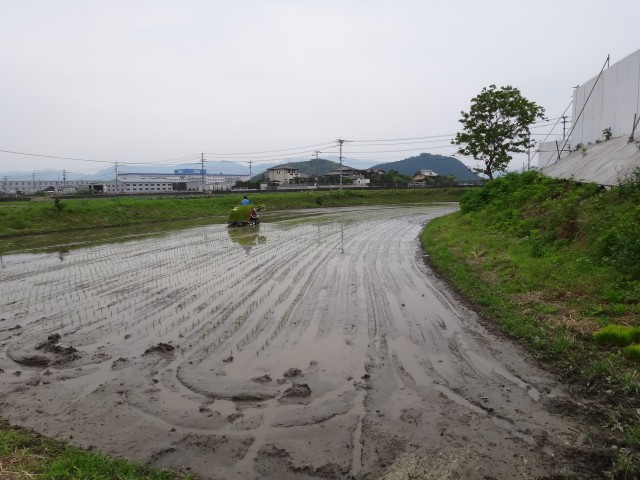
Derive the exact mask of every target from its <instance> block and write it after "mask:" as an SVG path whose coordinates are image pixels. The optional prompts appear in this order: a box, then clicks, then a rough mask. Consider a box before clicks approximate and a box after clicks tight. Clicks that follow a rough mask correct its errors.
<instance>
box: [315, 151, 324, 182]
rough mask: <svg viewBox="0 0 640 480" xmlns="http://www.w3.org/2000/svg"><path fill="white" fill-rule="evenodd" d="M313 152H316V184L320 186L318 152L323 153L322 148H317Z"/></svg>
mask: <svg viewBox="0 0 640 480" xmlns="http://www.w3.org/2000/svg"><path fill="white" fill-rule="evenodd" d="M313 153H315V154H316V186H317V187H319V186H320V159H319V158H318V154H319V153H322V152H321V151H320V150H315V151H314V152H313Z"/></svg>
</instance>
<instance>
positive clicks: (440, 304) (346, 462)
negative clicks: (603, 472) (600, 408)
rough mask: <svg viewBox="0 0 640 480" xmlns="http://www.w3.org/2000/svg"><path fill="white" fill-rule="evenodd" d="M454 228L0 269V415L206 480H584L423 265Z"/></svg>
mask: <svg viewBox="0 0 640 480" xmlns="http://www.w3.org/2000/svg"><path fill="white" fill-rule="evenodd" d="M454 208H455V207H454V206H452V205H441V206H433V207H413V208H397V207H392V208H362V209H350V210H348V211H343V212H334V213H324V214H322V215H318V216H315V217H313V218H305V219H304V220H302V219H298V220H290V221H280V222H277V223H273V224H268V223H263V224H262V225H261V226H260V228H259V229H252V228H244V229H236V230H228V229H226V228H225V227H222V226H208V227H198V228H193V229H190V230H185V231H181V232H171V233H166V234H162V235H159V236H158V237H154V238H148V237H147V238H144V239H139V240H132V241H129V242H125V243H120V244H111V245H109V244H107V245H102V246H97V247H90V248H84V249H77V250H71V251H68V252H65V251H61V253H59V254H29V255H27V254H22V255H10V256H5V257H4V258H3V259H2V263H1V265H0V267H1V268H0V281H1V284H2V289H1V292H0V317H1V318H2V320H1V321H0V352H1V353H2V355H1V356H0V367H1V370H2V371H1V372H0V395H1V397H0V401H1V405H0V406H1V408H2V415H3V416H4V417H5V418H7V419H8V420H9V421H11V422H13V423H15V424H20V425H24V426H28V427H32V428H34V429H35V430H37V431H39V432H42V433H44V434H47V435H51V436H57V437H61V438H65V439H70V440H71V441H72V442H73V443H75V444H78V445H82V446H85V447H89V446H91V447H95V448H97V449H100V450H102V451H105V452H108V453H113V454H117V455H122V456H126V457H129V458H132V459H136V460H143V461H148V462H150V463H152V464H154V465H156V466H168V467H173V468H188V469H190V471H191V472H193V473H196V474H199V475H201V476H203V477H204V478H211V479H233V478H239V479H244V478H247V479H253V478H255V479H278V480H284V479H310V478H356V479H382V478H384V479H386V480H391V479H406V478H438V479H441V478H456V479H457V478H470V479H476V478H478V479H482V478H485V479H491V478H536V477H541V476H545V475H552V474H554V473H557V472H559V471H561V469H562V468H564V467H566V466H571V468H574V469H575V468H577V469H581V468H585V469H586V470H585V472H587V471H588V467H583V466H581V465H580V464H579V463H578V464H576V465H571V463H572V462H573V461H574V460H571V459H569V458H568V455H567V449H571V448H572V447H573V446H580V445H581V444H582V443H583V441H584V439H583V436H582V435H581V433H580V428H579V427H578V426H577V425H574V424H571V423H570V422H568V421H567V420H565V419H564V418H562V417H561V416H559V415H554V414H552V413H550V412H549V410H548V408H547V407H546V406H545V405H548V404H551V403H553V404H557V403H558V402H563V401H564V399H565V398H566V396H567V394H566V392H565V391H564V390H563V388H562V386H561V385H559V384H557V383H556V382H555V381H554V380H553V378H551V377H550V376H549V375H547V374H545V373H544V372H542V371H541V370H539V369H538V368H537V367H535V366H534V364H533V363H532V362H531V361H530V360H528V358H527V357H526V355H524V354H523V353H522V352H521V351H520V350H519V349H518V348H517V347H514V346H513V345H511V344H510V343H509V342H507V341H504V340H503V339H500V338H498V337H496V336H494V335H493V334H491V333H489V332H488V331H486V330H485V329H484V328H482V327H481V326H480V325H479V323H478V322H477V318H476V316H475V314H474V313H473V312H470V311H468V310H467V309H466V308H464V307H463V306H462V305H460V304H458V303H457V302H456V301H455V300H454V299H453V297H452V295H450V293H449V292H447V290H446V288H445V287H444V286H443V285H441V284H439V283H438V282H437V281H436V280H435V279H434V277H433V275H432V274H431V273H430V272H429V270H428V269H427V267H426V266H425V265H424V262H423V261H422V258H421V256H420V252H419V246H418V243H417V235H418V233H419V231H420V229H421V226H422V225H423V224H424V222H425V221H428V220H429V219H431V218H434V217H435V216H439V215H443V214H446V213H448V212H451V211H453V210H454ZM56 334H59V335H60V336H59V337H58V336H57V335H56ZM585 472H583V474H584V475H585V478H587V477H588V472H587V473H585ZM412 475H413V476H412Z"/></svg>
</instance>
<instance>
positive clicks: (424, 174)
mask: <svg viewBox="0 0 640 480" xmlns="http://www.w3.org/2000/svg"><path fill="white" fill-rule="evenodd" d="M438 176H439V175H438V174H437V173H436V172H434V171H433V170H429V169H426V168H423V169H420V170H418V171H417V172H416V173H414V174H413V178H412V180H413V181H414V182H420V181H422V180H424V179H425V178H433V177H438Z"/></svg>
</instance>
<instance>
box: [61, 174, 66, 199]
mask: <svg viewBox="0 0 640 480" xmlns="http://www.w3.org/2000/svg"><path fill="white" fill-rule="evenodd" d="M66 190H67V171H66V170H62V194H63V195H64V193H65V191H66Z"/></svg>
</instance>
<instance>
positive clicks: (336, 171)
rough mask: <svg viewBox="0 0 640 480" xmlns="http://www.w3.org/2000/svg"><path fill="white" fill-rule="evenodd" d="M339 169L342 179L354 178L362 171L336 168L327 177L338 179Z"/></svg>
mask: <svg viewBox="0 0 640 480" xmlns="http://www.w3.org/2000/svg"><path fill="white" fill-rule="evenodd" d="M340 168H342V176H343V177H355V176H356V175H359V174H361V173H362V171H360V170H357V169H355V168H351V167H337V168H334V169H333V170H331V171H330V172H329V173H328V174H327V175H328V176H330V177H338V176H340Z"/></svg>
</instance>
